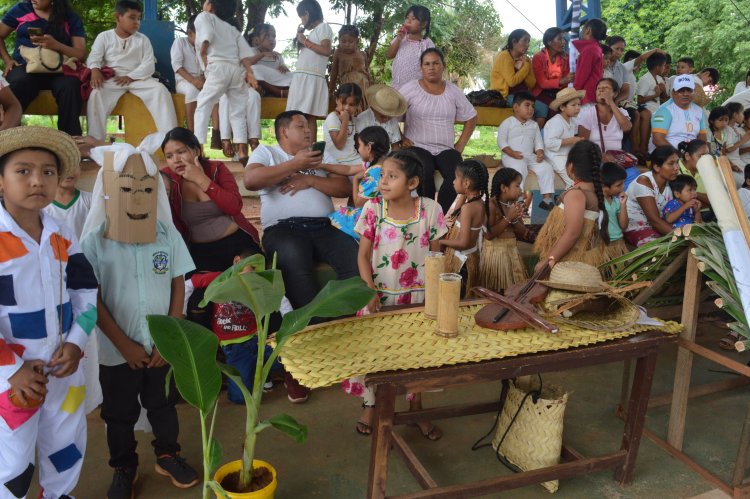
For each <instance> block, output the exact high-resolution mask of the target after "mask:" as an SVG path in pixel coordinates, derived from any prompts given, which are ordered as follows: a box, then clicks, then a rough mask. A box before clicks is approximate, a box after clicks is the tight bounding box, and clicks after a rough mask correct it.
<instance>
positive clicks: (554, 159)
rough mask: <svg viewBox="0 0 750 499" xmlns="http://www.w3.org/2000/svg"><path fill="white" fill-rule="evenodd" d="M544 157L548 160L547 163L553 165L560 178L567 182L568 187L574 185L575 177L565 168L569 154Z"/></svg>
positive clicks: (566, 186)
mask: <svg viewBox="0 0 750 499" xmlns="http://www.w3.org/2000/svg"><path fill="white" fill-rule="evenodd" d="M544 159H545V160H546V161H547V163H549V164H551V165H552V169H553V170H554V171H555V173H557V175H558V176H559V177H560V179H561V180H562V181H563V182H565V188H566V189H568V188H570V187H573V179H571V178H570V177H569V176H568V171H567V170H566V168H565V166H566V165H567V162H568V157H567V156H554V155H549V156H545V157H544Z"/></svg>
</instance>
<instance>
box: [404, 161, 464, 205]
mask: <svg viewBox="0 0 750 499" xmlns="http://www.w3.org/2000/svg"><path fill="white" fill-rule="evenodd" d="M409 151H412V152H413V153H415V154H416V155H417V156H419V159H420V160H421V161H422V166H423V173H422V179H420V182H423V183H422V196H424V197H426V198H429V199H433V198H434V197H435V170H438V171H439V172H440V175H442V177H443V183H442V185H441V186H440V192H438V204H439V205H440V207H441V208H442V209H443V213H447V212H448V209H449V208H450V207H451V205H452V204H453V201H454V200H455V199H456V191H455V189H453V180H454V179H455V178H456V166H458V164H459V163H460V162H461V160H462V158H461V154H460V153H459V152H458V151H456V150H455V149H453V148H450V149H446V150H445V151H441V152H440V154H438V155H437V156H433V155H432V153H430V152H429V151H427V150H425V149H422V148H421V147H410V148H409Z"/></svg>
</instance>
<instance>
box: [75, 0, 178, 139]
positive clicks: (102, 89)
mask: <svg viewBox="0 0 750 499" xmlns="http://www.w3.org/2000/svg"><path fill="white" fill-rule="evenodd" d="M142 12H143V7H142V6H141V4H140V3H138V2H136V1H135V0H118V2H117V4H116V5H115V19H116V21H117V24H116V26H115V29H111V30H109V31H104V32H103V33H99V35H98V36H97V37H96V40H94V44H93V45H92V46H91V52H90V53H89V57H88V59H87V60H86V65H87V66H88V67H89V68H91V88H92V91H91V96H89V101H88V105H87V108H86V118H87V119H88V123H89V135H91V136H92V137H94V138H96V139H99V140H104V137H105V135H106V134H107V118H108V117H109V115H110V113H111V112H112V110H113V109H114V108H115V106H116V105H117V101H119V100H120V97H122V96H123V94H125V92H130V93H132V94H133V95H135V96H136V97H138V98H139V99H141V100H142V101H143V103H144V104H145V105H146V109H148V110H149V112H150V113H151V117H152V118H153V119H154V123H156V128H157V130H159V131H160V132H164V133H166V132H168V131H169V130H171V129H173V128H174V127H176V126H177V115H176V114H175V111H174V104H173V103H172V95H171V94H170V93H169V90H167V87H165V86H164V85H162V84H161V83H159V80H157V79H156V78H153V77H152V76H151V75H153V74H154V71H155V64H156V59H155V58H154V49H153V48H152V47H151V42H150V41H149V40H148V37H146V35H144V34H143V33H139V32H138V28H139V27H140V25H141V13H142ZM104 66H108V67H110V68H112V69H113V70H114V71H115V76H114V78H112V79H109V80H106V81H105V80H104V76H103V75H102V72H101V68H103V67H104Z"/></svg>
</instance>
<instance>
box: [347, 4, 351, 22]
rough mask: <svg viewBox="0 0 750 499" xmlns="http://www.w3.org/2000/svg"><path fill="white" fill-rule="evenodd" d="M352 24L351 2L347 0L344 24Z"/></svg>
mask: <svg viewBox="0 0 750 499" xmlns="http://www.w3.org/2000/svg"><path fill="white" fill-rule="evenodd" d="M351 23H352V1H351V0H347V2H346V24H351Z"/></svg>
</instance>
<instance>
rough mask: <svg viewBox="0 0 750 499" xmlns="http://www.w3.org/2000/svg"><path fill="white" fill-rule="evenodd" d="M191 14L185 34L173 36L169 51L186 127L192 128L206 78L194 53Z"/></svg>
mask: <svg viewBox="0 0 750 499" xmlns="http://www.w3.org/2000/svg"><path fill="white" fill-rule="evenodd" d="M196 17H197V14H196V15H193V16H191V17H190V19H188V23H187V28H186V30H185V32H186V33H187V36H181V37H179V38H175V40H174V43H172V48H171V49H170V51H169V55H170V58H171V60H172V70H174V77H175V81H176V90H177V93H178V94H182V95H184V96H185V117H186V119H187V127H188V128H189V129H190V130H191V131H192V130H194V122H193V118H194V116H195V107H196V102H197V101H198V93H199V92H200V91H201V89H202V88H203V83H204V82H205V81H206V79H205V78H204V77H203V71H201V66H200V62H199V61H198V55H197V54H196V53H195V18H196Z"/></svg>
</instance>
